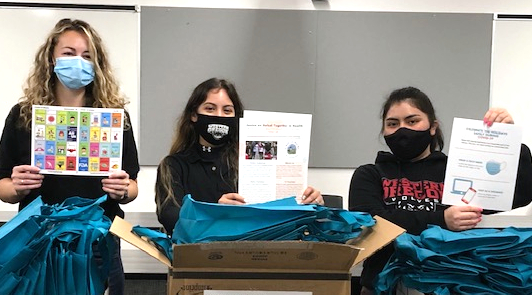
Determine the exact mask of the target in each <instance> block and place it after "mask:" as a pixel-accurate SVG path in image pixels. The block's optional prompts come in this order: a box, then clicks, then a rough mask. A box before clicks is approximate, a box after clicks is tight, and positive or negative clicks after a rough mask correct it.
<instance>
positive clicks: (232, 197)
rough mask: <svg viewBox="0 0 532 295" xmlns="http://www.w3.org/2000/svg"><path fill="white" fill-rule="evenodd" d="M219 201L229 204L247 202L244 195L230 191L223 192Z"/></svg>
mask: <svg viewBox="0 0 532 295" xmlns="http://www.w3.org/2000/svg"><path fill="white" fill-rule="evenodd" d="M218 203H220V204H228V205H244V204H246V201H245V200H244V197H242V196H241V195H239V194H237V193H228V194H223V195H222V196H221V197H220V199H219V200H218Z"/></svg>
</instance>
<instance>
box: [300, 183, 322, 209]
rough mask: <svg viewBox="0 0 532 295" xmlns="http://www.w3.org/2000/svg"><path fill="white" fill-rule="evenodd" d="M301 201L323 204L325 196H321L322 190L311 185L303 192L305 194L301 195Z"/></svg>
mask: <svg viewBox="0 0 532 295" xmlns="http://www.w3.org/2000/svg"><path fill="white" fill-rule="evenodd" d="M301 202H302V203H303V204H319V205H323V197H322V196H321V192H320V191H319V190H317V189H315V188H313V187H311V186H309V187H307V189H306V190H305V191H304V192H303V196H302V197H301Z"/></svg>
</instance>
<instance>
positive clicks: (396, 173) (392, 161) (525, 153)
mask: <svg viewBox="0 0 532 295" xmlns="http://www.w3.org/2000/svg"><path fill="white" fill-rule="evenodd" d="M381 115H382V130H381V132H382V134H383V135H384V139H385V141H386V144H387V145H388V147H389V148H390V150H391V151H392V153H390V152H383V151H380V152H379V153H378V154H377V159H376V160H375V164H368V165H364V166H360V167H359V168H357V169H356V170H355V173H354V174H353V177H352V179H351V186H350V189H349V210H351V211H363V212H369V213H371V214H372V215H379V216H381V217H383V218H386V219H387V220H389V221H391V222H393V223H395V224H397V225H399V226H401V227H403V228H405V229H406V230H407V232H408V233H411V234H420V233H421V232H422V231H423V230H424V229H426V228H427V225H428V224H434V225H439V226H441V227H442V228H446V229H449V230H453V231H462V230H467V229H471V228H473V227H475V226H476V225H477V224H478V223H479V222H480V220H481V216H482V209H481V208H478V207H474V206H469V205H465V206H447V205H443V204H441V200H442V195H443V183H444V177H445V167H446V165H447V156H446V155H445V154H443V153H442V152H441V150H442V148H443V135H442V132H441V130H440V128H439V124H438V120H437V119H436V114H435V111H434V108H433V106H432V103H431V101H430V99H429V98H428V97H427V95H425V94H424V93H423V92H421V91H420V90H419V89H417V88H414V87H406V88H401V89H397V90H395V91H393V92H392V93H391V94H390V96H389V97H388V99H387V100H386V102H385V103H384V105H383V108H382V113H381ZM494 122H499V123H508V124H513V119H512V117H511V116H510V114H509V113H508V112H507V111H506V110H505V109H501V108H492V109H490V110H489V111H488V112H487V113H486V115H485V116H484V123H485V124H486V125H487V126H491V125H492V124H493V123H494ZM530 179H532V157H531V155H530V150H529V148H528V147H527V146H525V145H522V146H521V156H520V159H519V168H518V175H517V182H516V189H515V196H514V201H513V208H517V207H522V206H525V205H527V204H529V203H530V201H531V200H532V181H530ZM393 251H394V249H393V245H389V246H388V247H385V248H384V249H382V250H380V251H379V252H377V253H375V254H374V255H373V256H372V257H370V258H369V259H368V260H366V261H365V262H364V268H363V270H362V276H361V285H362V293H361V294H374V293H373V291H372V290H373V283H374V280H375V278H376V276H377V275H378V274H379V272H380V271H381V270H382V269H383V267H384V265H385V264H386V262H387V261H388V258H389V257H390V256H391V254H392V253H393Z"/></svg>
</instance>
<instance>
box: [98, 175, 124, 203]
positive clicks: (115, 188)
mask: <svg viewBox="0 0 532 295" xmlns="http://www.w3.org/2000/svg"><path fill="white" fill-rule="evenodd" d="M130 181H131V180H130V179H129V174H127V172H126V171H124V170H121V171H116V172H113V173H111V175H109V177H108V178H104V179H102V189H103V191H104V192H106V193H107V194H108V195H109V197H110V198H111V199H114V200H117V201H121V200H123V197H124V196H125V195H126V193H127V192H128V189H129V183H130Z"/></svg>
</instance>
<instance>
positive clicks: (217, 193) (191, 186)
mask: <svg viewBox="0 0 532 295" xmlns="http://www.w3.org/2000/svg"><path fill="white" fill-rule="evenodd" d="M221 152H222V150H221V148H210V149H209V148H208V147H204V146H202V145H200V144H196V145H194V146H192V147H191V148H189V149H188V150H186V151H183V152H178V153H175V154H173V155H169V156H166V157H165V158H164V159H163V161H162V162H161V164H159V167H158V169H157V182H156V184H155V189H156V190H157V197H158V198H166V197H167V195H165V192H164V189H163V187H162V186H163V181H164V180H163V177H162V171H161V170H162V168H163V167H162V166H165V168H167V169H168V170H169V171H170V174H171V187H172V191H173V194H174V201H167V202H163V201H162V200H159V201H160V202H157V203H158V204H161V205H160V206H159V205H158V208H157V217H158V219H159V222H160V223H161V224H162V225H163V226H164V228H165V230H166V232H167V233H169V234H172V232H173V230H174V227H175V224H176V222H177V220H178V219H179V210H180V209H181V205H182V204H183V197H184V196H185V195H187V194H190V195H191V196H192V198H193V199H194V200H196V201H202V202H209V203H217V202H218V200H219V199H220V197H221V196H222V195H223V194H226V193H231V192H236V187H235V186H236V185H235V184H233V183H232V182H231V181H230V179H231V177H230V173H229V167H228V165H227V163H225V162H224V161H223V160H222V157H221Z"/></svg>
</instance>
